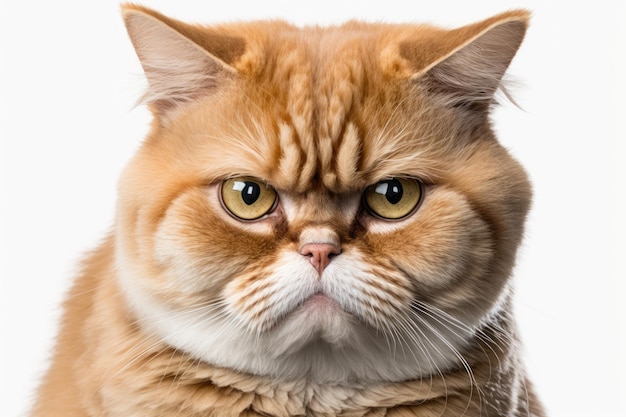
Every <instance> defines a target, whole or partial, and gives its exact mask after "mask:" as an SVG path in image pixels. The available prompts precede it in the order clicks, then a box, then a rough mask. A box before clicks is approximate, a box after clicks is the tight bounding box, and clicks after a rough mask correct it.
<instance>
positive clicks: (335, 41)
mask: <svg viewBox="0 0 626 417" xmlns="http://www.w3.org/2000/svg"><path fill="white" fill-rule="evenodd" d="M222 30H223V31H225V32H226V33H227V35H228V37H232V36H234V35H233V33H234V32H237V31H238V32H241V33H244V34H245V35H242V36H243V37H244V39H245V42H244V43H245V45H246V47H245V48H244V49H243V52H242V54H241V55H240V56H239V57H237V58H232V57H228V59H226V58H223V60H224V62H218V63H217V64H216V63H215V62H213V64H211V65H227V64H228V70H227V71H226V70H223V69H220V70H218V71H217V73H216V75H215V76H216V77H221V78H220V80H218V81H219V82H217V81H216V84H217V86H216V87H215V88H213V89H212V90H211V91H209V92H204V91H203V92H202V94H199V95H198V96H197V97H194V99H193V100H190V102H188V103H185V104H181V105H179V106H173V107H168V108H167V114H166V115H165V116H163V115H161V119H160V120H158V121H157V123H155V127H154V130H153V132H152V134H151V135H150V137H149V138H148V140H147V141H146V143H145V144H144V146H143V147H142V149H141V150H140V151H139V153H138V155H137V156H136V157H135V159H134V160H133V161H132V162H131V163H130V165H129V167H128V168H127V170H126V171H125V173H124V175H123V177H122V180H121V182H120V205H119V220H118V224H117V236H116V238H117V242H118V253H117V256H118V261H119V271H120V280H121V281H120V282H121V283H122V287H123V289H124V291H125V293H126V295H127V298H128V300H129V302H130V303H131V304H132V305H133V306H134V308H135V311H136V312H137V314H138V315H139V316H140V318H141V323H142V325H143V326H144V327H145V328H146V329H147V330H148V331H149V332H152V333H154V334H157V335H158V336H159V337H160V338H162V339H163V340H165V341H167V342H168V343H169V344H171V345H173V346H175V347H177V348H179V349H181V350H184V351H187V352H189V353H191V354H192V355H193V356H195V357H197V358H198V359H201V360H205V361H207V362H209V363H211V364H215V365H218V366H224V367H229V368H234V369H237V370H241V371H245V372H249V373H253V374H259V375H272V376H279V377H282V378H300V377H308V378H312V379H314V380H317V381H321V382H324V381H340V380H348V379H351V380H360V381H400V380H407V379H412V378H417V377H420V376H425V375H430V374H433V373H437V372H440V371H442V370H445V369H450V368H456V367H458V366H460V364H461V362H462V359H461V357H460V353H459V351H462V350H463V349H464V348H465V346H466V344H467V343H468V341H470V340H471V339H472V337H474V336H475V332H476V327H477V325H478V323H479V322H480V321H481V320H482V319H484V318H485V317H486V316H487V315H488V314H490V312H491V311H493V309H494V306H496V305H497V303H498V301H499V300H500V299H501V297H502V294H503V291H504V288H505V286H506V281H507V279H508V274H509V272H510V268H511V267H512V264H513V259H514V254H515V248H516V246H517V243H518V241H519V239H520V236H521V230H522V224H523V218H524V215H525V212H526V210H527V206H528V199H529V191H528V183H527V180H526V177H525V175H524V173H523V171H522V170H521V168H520V167H519V166H518V165H517V164H516V163H515V162H514V161H513V160H512V159H511V158H510V157H509V156H508V154H507V153H506V152H505V151H504V150H503V149H502V148H501V147H500V146H499V145H498V144H497V142H496V141H495V139H494V137H493V134H492V133H491V131H490V129H489V126H488V122H487V117H486V114H478V110H477V109H476V108H474V107H472V106H469V105H468V106H458V105H457V106H449V105H446V104H445V103H444V102H443V101H442V100H440V99H439V97H438V96H437V94H438V92H437V91H434V92H433V89H431V88H428V86H429V84H428V83H427V82H431V81H432V80H430V79H428V78H427V77H428V75H425V76H424V77H426V78H424V77H417V78H416V77H414V76H413V74H414V73H415V71H416V70H415V68H414V67H415V65H414V64H413V63H412V62H411V61H410V60H409V59H408V58H407V57H406V56H403V55H402V53H401V50H402V48H401V47H400V45H401V44H402V43H403V42H406V41H407V40H406V39H407V38H410V37H413V38H415V37H417V39H418V40H419V41H420V42H422V44H425V45H428V42H427V41H429V40H430V39H433V38H436V37H442V38H445V36H447V32H445V31H441V30H436V29H432V28H427V27H421V26H420V27H403V26H385V25H367V24H360V23H351V24H348V25H346V26H343V27H338V28H330V29H320V28H306V29H296V28H293V27H291V26H288V25H285V24H282V23H255V24H250V25H240V26H237V27H225V28H223V29H222ZM194 36H196V37H201V34H196V35H194ZM229 39H230V38H229ZM425 42H426V43H425ZM418 43H419V42H418ZM194 45H195V44H194ZM432 45H435V46H437V45H441V42H440V41H437V40H436V39H434V40H432ZM195 47H197V45H196V46H194V48H195ZM431 49H432V48H431ZM434 49H437V48H434ZM439 49H441V48H439ZM423 51H424V54H423V56H421V55H420V56H419V57H418V58H419V59H416V60H415V61H416V62H418V61H419V62H428V61H429V60H431V61H432V60H433V59H434V58H433V56H437V55H436V54H435V55H433V54H432V51H430V50H429V48H423ZM429 51H430V52H429ZM194 53H195V52H194ZM411 53H413V54H415V52H414V51H413V52H411ZM190 54H191V53H190ZM429 54H430V55H429ZM431 55H432V56H431ZM140 56H141V54H140ZM218 58H220V57H219V56H218V57H215V56H212V55H210V56H209V57H208V58H206V57H205V58H203V59H208V60H217V59H218ZM446 65H449V61H448V62H446ZM144 66H145V65H144ZM436 68H438V67H436ZM445 70H446V71H448V69H447V67H446V69H445ZM429 80H430V81H429ZM163 108H165V107H162V109H163Z"/></svg>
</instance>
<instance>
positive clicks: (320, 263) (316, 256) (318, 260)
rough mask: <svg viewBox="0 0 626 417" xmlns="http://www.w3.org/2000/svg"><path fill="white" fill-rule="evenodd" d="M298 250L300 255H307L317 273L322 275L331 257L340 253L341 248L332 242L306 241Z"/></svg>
mask: <svg viewBox="0 0 626 417" xmlns="http://www.w3.org/2000/svg"><path fill="white" fill-rule="evenodd" d="M298 252H300V255H302V256H308V257H309V258H310V260H311V264H313V267H314V268H315V269H317V273H318V274H319V275H322V272H324V269H326V267H327V266H328V264H329V263H330V261H331V259H332V258H334V257H335V256H337V255H339V254H340V253H341V249H339V248H338V247H337V246H335V245H333V244H332V243H307V244H306V245H303V246H302V247H301V248H300V249H299V250H298Z"/></svg>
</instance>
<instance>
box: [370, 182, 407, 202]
mask: <svg viewBox="0 0 626 417" xmlns="http://www.w3.org/2000/svg"><path fill="white" fill-rule="evenodd" d="M376 191H377V192H378V193H379V194H384V196H385V197H386V198H387V201H389V202H390V203H391V204H398V203H399V202H400V200H402V184H400V181H398V180H396V179H391V180H386V181H382V182H381V183H380V184H379V185H378V187H376Z"/></svg>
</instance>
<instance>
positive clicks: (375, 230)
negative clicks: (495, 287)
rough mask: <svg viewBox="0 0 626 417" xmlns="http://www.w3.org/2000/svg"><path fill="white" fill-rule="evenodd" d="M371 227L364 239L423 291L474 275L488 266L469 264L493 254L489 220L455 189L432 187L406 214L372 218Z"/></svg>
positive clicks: (486, 259)
mask: <svg viewBox="0 0 626 417" xmlns="http://www.w3.org/2000/svg"><path fill="white" fill-rule="evenodd" d="M367 227H368V229H367V230H368V234H367V236H366V239H365V240H366V243H367V245H368V246H369V248H370V249H371V250H372V251H373V253H376V254H377V255H378V256H381V255H382V256H384V257H386V258H387V259H391V260H393V262H394V263H395V264H396V265H397V267H398V268H399V269H400V270H402V271H403V273H405V274H406V275H408V276H410V277H411V278H412V279H413V280H414V283H415V286H416V287H419V288H420V289H421V290H422V291H429V292H430V291H431V290H432V291H438V289H440V288H442V287H446V286H449V285H450V284H451V283H453V282H456V281H458V280H472V279H476V278H477V275H479V274H480V273H482V272H484V271H482V270H481V271H474V270H472V268H470V266H472V265H484V264H486V263H487V262H488V260H489V259H490V258H491V256H492V250H491V241H490V234H489V232H488V227H487V225H486V224H485V223H484V222H483V221H482V220H481V219H480V218H479V217H478V216H477V215H476V213H474V212H473V210H472V208H471V206H470V204H469V203H468V202H467V200H466V199H465V198H464V197H463V195H461V194H459V193H457V192H455V191H453V190H446V189H438V190H433V191H432V192H430V193H429V196H428V198H427V199H425V201H424V202H423V204H422V206H421V207H420V208H419V210H418V211H417V212H415V213H414V214H413V215H412V216H410V217H408V218H407V219H406V220H402V221H396V222H387V223H385V222H384V221H382V220H370V221H369V224H368V226H367ZM474 269H475V268H474Z"/></svg>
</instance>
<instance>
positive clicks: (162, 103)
mask: <svg viewBox="0 0 626 417" xmlns="http://www.w3.org/2000/svg"><path fill="white" fill-rule="evenodd" d="M122 16H123V18H124V23H125V24H126V28H127V30H128V34H129V36H130V39H131V41H132V43H133V46H134V47H135V51H136V52H137V56H138V57H139V60H140V61H141V65H142V66H143V69H144V72H145V74H146V78H147V79H148V91H147V92H146V94H145V95H144V98H143V100H142V101H143V102H146V103H147V104H149V105H150V107H151V109H152V110H153V112H154V113H155V115H156V116H158V117H162V116H165V115H166V114H167V113H168V112H169V111H170V110H172V109H174V108H177V107H179V106H180V105H182V104H185V103H188V102H191V101H193V100H195V99H197V98H198V97H199V96H202V95H206V94H210V93H211V92H213V91H215V90H216V89H217V88H219V87H220V85H222V84H223V83H225V82H227V81H228V80H229V79H230V78H232V77H233V76H234V75H236V73H237V71H236V70H235V69H234V68H233V67H232V66H231V64H232V63H233V62H234V61H235V60H236V59H237V58H239V57H240V56H241V55H242V54H243V52H244V49H245V42H244V41H243V39H241V38H237V37H233V36H228V35H227V34H223V33H220V32H219V31H218V30H216V29H212V28H207V27H201V26H194V25H189V24H186V23H183V22H180V21H177V20H174V19H171V18H169V17H166V16H164V15H162V14H160V13H158V12H156V11H154V10H150V9H147V8H144V7H141V6H136V5H132V4H127V5H123V6H122Z"/></svg>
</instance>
